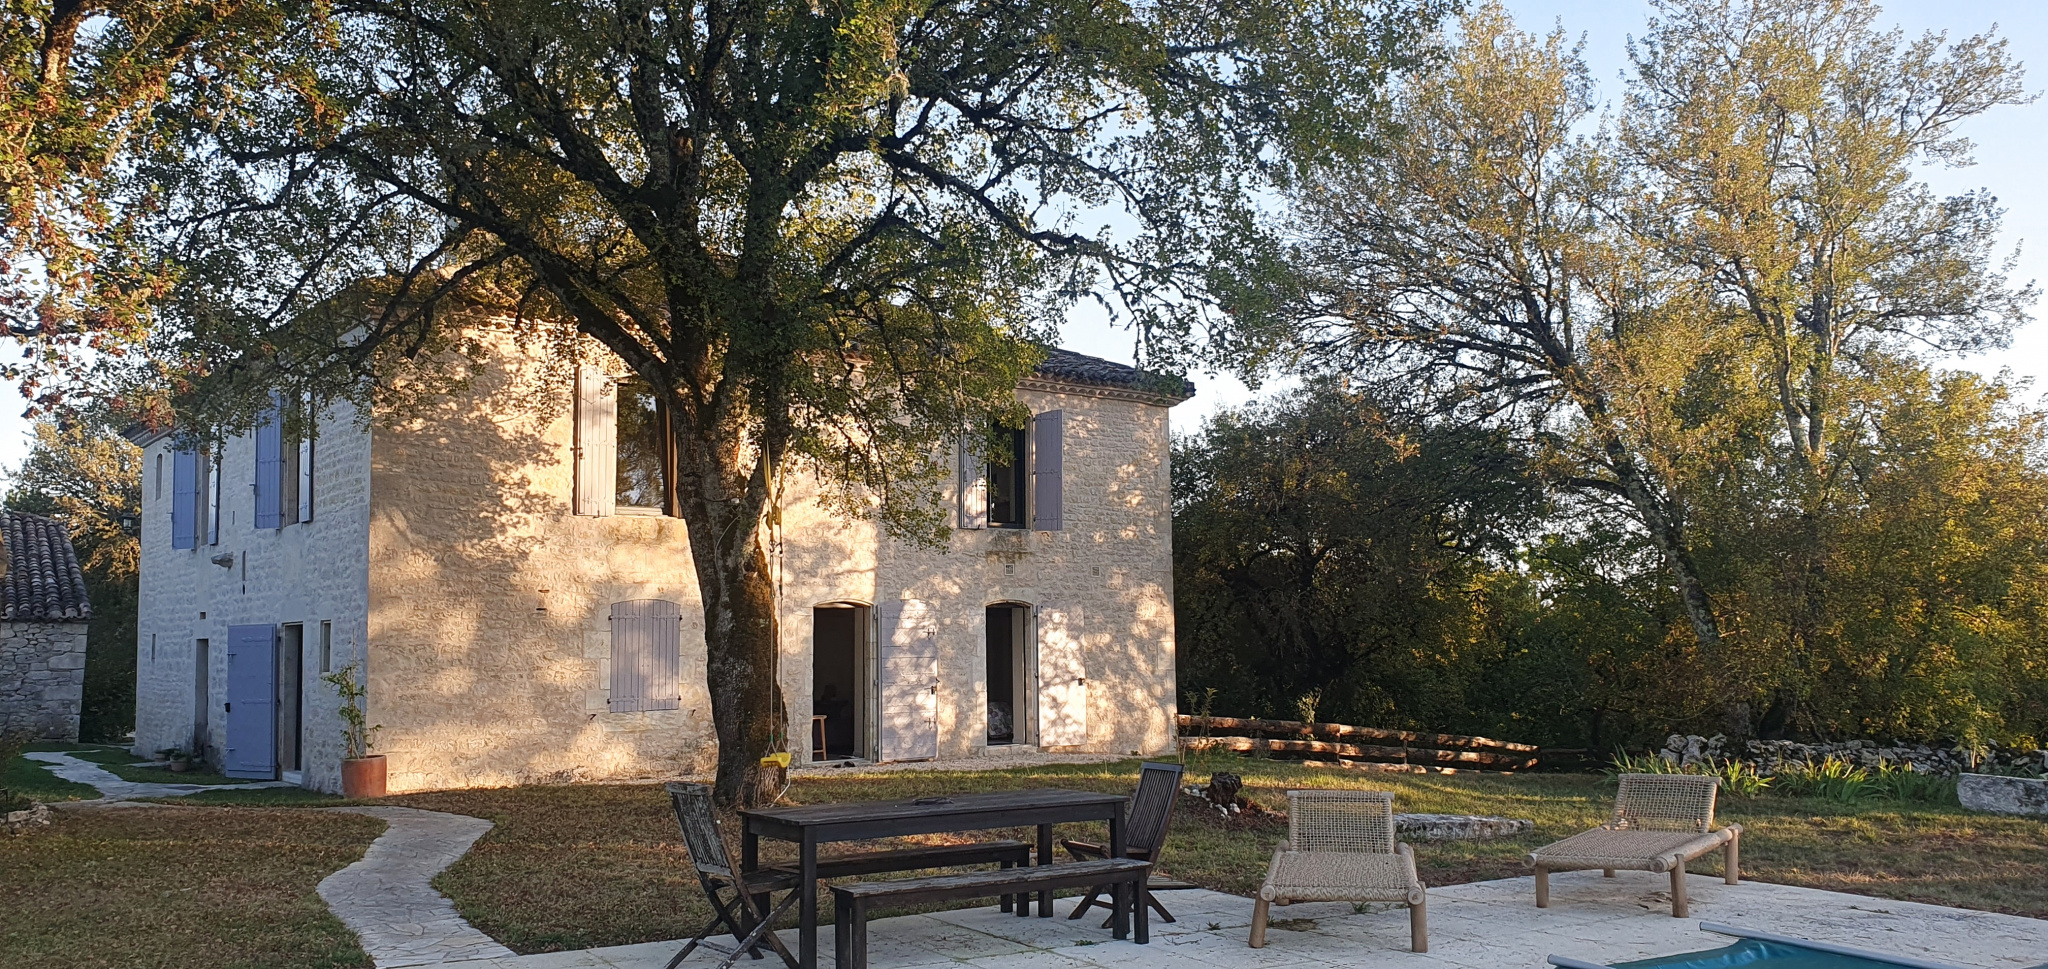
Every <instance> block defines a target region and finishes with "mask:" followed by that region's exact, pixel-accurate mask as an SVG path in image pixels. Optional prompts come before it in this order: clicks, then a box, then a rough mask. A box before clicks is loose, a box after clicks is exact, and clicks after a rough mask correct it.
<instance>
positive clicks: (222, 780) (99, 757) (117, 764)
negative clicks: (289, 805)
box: [72, 747, 256, 786]
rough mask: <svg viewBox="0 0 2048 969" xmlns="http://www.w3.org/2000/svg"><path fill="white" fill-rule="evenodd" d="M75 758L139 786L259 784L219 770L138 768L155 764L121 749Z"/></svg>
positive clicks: (92, 749)
mask: <svg viewBox="0 0 2048 969" xmlns="http://www.w3.org/2000/svg"><path fill="white" fill-rule="evenodd" d="M72 756H74V757H77V758H78V759H79V760H89V761H92V762H93V763H95V764H98V765H100V766H101V767H104V768H106V769H107V772H108V773H110V774H113V775H114V776H115V777H118V778H120V779H122V780H124V781H129V782H132V783H138V784H203V785H222V786H225V785H231V784H254V783H256V782H255V781H254V780H249V779H246V778H240V777H228V776H227V775H225V774H222V773H220V772H219V771H212V770H188V771H185V772H184V773H179V772H177V771H172V770H167V769H165V768H162V767H139V766H136V765H138V764H148V763H155V762H154V761H150V760H147V759H144V758H141V757H137V756H135V755H134V754H131V753H129V752H128V751H127V750H125V749H123V748H120V747H90V748H86V749H84V750H76V751H73V752H72Z"/></svg>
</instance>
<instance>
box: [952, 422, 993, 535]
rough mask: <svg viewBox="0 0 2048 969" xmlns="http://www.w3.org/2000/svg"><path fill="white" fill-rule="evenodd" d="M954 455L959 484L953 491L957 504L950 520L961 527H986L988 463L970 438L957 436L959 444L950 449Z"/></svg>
mask: <svg viewBox="0 0 2048 969" xmlns="http://www.w3.org/2000/svg"><path fill="white" fill-rule="evenodd" d="M954 453H955V454H956V455H957V456H958V461H957V462H956V464H957V465H958V467H959V475H958V479H959V485H958V487H957V489H956V491H955V495H954V497H955V499H956V504H957V505H958V506H959V508H958V510H957V512H956V514H955V517H954V520H955V521H957V522H959V523H960V527H961V528H987V527H988V462H987V461H985V460H982V458H981V455H980V453H979V452H978V451H976V449H975V448H974V445H973V439H972V438H970V437H968V436H966V435H961V437H960V442H959V446H958V447H956V448H955V449H954Z"/></svg>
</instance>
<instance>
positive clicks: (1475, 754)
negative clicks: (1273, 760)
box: [1179, 715, 1543, 770]
mask: <svg viewBox="0 0 2048 969" xmlns="http://www.w3.org/2000/svg"><path fill="white" fill-rule="evenodd" d="M1179 724H1180V742H1181V745H1182V746H1183V747H1186V748H1187V749H1189V750H1228V751H1235V752H1238V753H1249V754H1255V755H1263V756H1276V755H1277V756H1293V757H1315V756H1322V757H1334V758H1337V759H1339V760H1345V761H1364V762H1368V763H1381V764H1416V765H1424V766H1430V767H1462V768H1469V769H1477V770H1527V769H1529V768H1532V767H1535V766H1536V764H1537V762H1538V760H1539V758H1540V756H1541V754H1542V753H1543V752H1542V751H1541V750H1540V749H1539V748H1537V747H1535V746H1534V745H1531V744H1517V743H1511V742H1509V741H1505V740H1492V739H1489V738H1486V737H1463V736H1459V735H1457V734H1445V733H1421V732H1417V731H1413V730H1383V729H1380V728H1378V727H1354V726H1351V725H1349V724H1342V723H1303V722H1300V721H1298V720H1256V719H1246V718H1242V717H1192V716H1185V715H1184V716H1182V717H1180V718H1179Z"/></svg>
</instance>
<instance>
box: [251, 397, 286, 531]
mask: <svg viewBox="0 0 2048 969" xmlns="http://www.w3.org/2000/svg"><path fill="white" fill-rule="evenodd" d="M283 486H284V421H283V420H282V419H281V417H280V415H279V414H278V409H277V407H276V406H275V405H273V406H272V407H271V408H270V410H269V412H268V413H266V414H264V415H263V423H261V424H258V425H256V518H255V521H256V527H257V528H281V527H283V525H284V504H283V499H284V494H283V492H284V487H283Z"/></svg>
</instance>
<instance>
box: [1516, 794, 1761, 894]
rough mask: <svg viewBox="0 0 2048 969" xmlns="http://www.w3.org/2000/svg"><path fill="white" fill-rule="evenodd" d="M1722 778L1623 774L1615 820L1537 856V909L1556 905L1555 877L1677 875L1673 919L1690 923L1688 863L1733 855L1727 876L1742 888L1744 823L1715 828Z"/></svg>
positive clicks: (1673, 885) (1533, 860)
mask: <svg viewBox="0 0 2048 969" xmlns="http://www.w3.org/2000/svg"><path fill="white" fill-rule="evenodd" d="M1720 786H1721V779H1720V778H1718V777H1708V776H1704V775H1699V774H1623V775H1622V776H1621V789H1620V790H1619V791H1618V792H1617V793H1616V794H1615V797H1614V818H1613V820H1611V821H1609V822H1607V823H1606V824H1604V825H1601V826H1600V827H1597V828H1594V829H1593V830H1591V831H1582V832H1580V833H1578V834H1575V835H1572V836H1571V837H1569V838H1566V839H1564V840H1563V841H1559V842H1557V843H1556V844H1551V845H1545V846H1544V847H1541V848H1538V849H1536V850H1535V851H1532V852H1529V859H1528V860H1529V864H1530V865H1531V866H1533V867H1534V868H1535V869H1536V907H1537V908H1549V907H1550V873H1551V872H1553V871H1580V870H1585V869H1591V868H1598V869H1601V871H1602V872H1603V873H1605V874H1606V875H1607V876H1608V877H1610V878H1612V877H1613V876H1614V873H1615V871H1617V870H1628V871H1650V872H1670V873H1671V914H1672V915H1673V916H1675V917H1677V918H1685V917H1686V910H1687V903H1686V897H1685V863H1686V862H1688V861H1691V860H1693V859H1694V858H1698V857H1699V856H1701V855H1704V854H1707V853H1708V852H1711V851H1714V850H1716V849H1719V850H1721V851H1723V852H1725V856H1726V857H1725V862H1726V863H1725V865H1724V869H1725V871H1724V878H1725V880H1726V881H1727V883H1728V884H1730V885H1734V884H1737V883H1738V881H1739V880H1740V878H1741V873H1740V872H1741V870H1740V865H1739V862H1738V856H1737V852H1738V850H1739V843H1740V841H1741V839H1742V825H1739V824H1731V825H1728V826H1727V827H1724V828H1720V829H1718V830H1715V829H1714V795H1715V792H1716V791H1717V790H1718V789H1719V788H1720Z"/></svg>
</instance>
